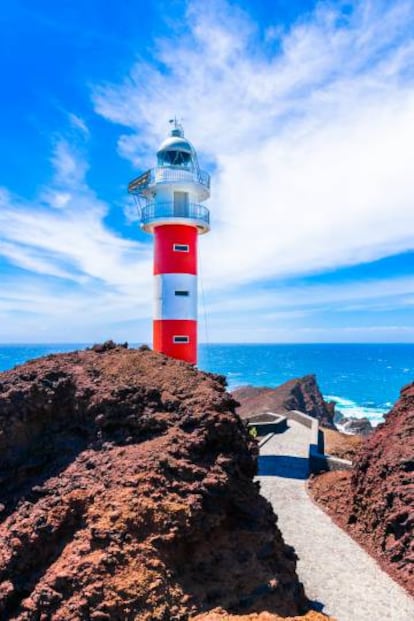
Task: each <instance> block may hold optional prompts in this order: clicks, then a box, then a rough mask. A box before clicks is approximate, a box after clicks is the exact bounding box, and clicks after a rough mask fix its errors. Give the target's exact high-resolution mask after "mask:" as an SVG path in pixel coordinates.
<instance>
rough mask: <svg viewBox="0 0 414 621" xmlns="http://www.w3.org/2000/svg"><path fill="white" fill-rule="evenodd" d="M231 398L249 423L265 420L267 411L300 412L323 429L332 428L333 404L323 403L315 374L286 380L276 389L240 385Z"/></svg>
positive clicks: (277, 412)
mask: <svg viewBox="0 0 414 621" xmlns="http://www.w3.org/2000/svg"><path fill="white" fill-rule="evenodd" d="M233 396H234V398H235V399H236V400H237V401H239V403H240V407H239V408H238V409H237V413H238V414H239V415H240V416H241V417H242V418H246V419H249V420H251V421H252V422H253V421H254V420H259V419H260V420H265V419H266V416H263V415H264V414H265V413H266V412H274V413H275V414H282V413H283V412H288V411H289V410H299V411H300V412H304V413H305V414H308V415H309V416H312V417H313V418H317V419H318V420H319V421H320V423H321V424H322V425H323V426H325V427H329V428H331V429H335V425H334V422H333V418H334V413H335V404H334V403H327V402H326V401H325V400H324V398H323V397H322V394H321V391H320V390H319V386H318V383H317V381H316V377H315V375H305V376H304V377H301V378H298V379H293V380H289V381H288V382H285V383H284V384H282V385H281V386H278V387H277V388H265V387H264V388H256V387H254V386H242V387H241V388H237V389H236V390H234V391H233Z"/></svg>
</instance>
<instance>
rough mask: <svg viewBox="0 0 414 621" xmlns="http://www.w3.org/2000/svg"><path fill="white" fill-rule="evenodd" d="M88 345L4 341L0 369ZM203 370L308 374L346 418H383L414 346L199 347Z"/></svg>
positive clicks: (268, 381) (239, 376)
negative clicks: (312, 376) (27, 343)
mask: <svg viewBox="0 0 414 621" xmlns="http://www.w3.org/2000/svg"><path fill="white" fill-rule="evenodd" d="M86 346H87V344H85V343H79V344H73V343H71V344H68V343H66V344H62V343H58V344H49V345H0V370H1V371H3V370H6V369H10V368H12V367H14V366H15V365H17V364H21V363H23V362H25V361H26V360H29V359H31V358H37V357H38V356H43V355H45V354H49V353H57V352H64V351H73V350H74V349H83V348H84V347H86ZM198 366H199V368H200V369H203V370H205V371H212V372H214V373H220V374H222V375H225V376H226V377H227V381H228V384H229V388H230V390H231V389H234V388H236V387H237V386H242V385H245V384H251V385H253V386H278V385H279V384H282V383H283V382H286V381H287V380H289V379H292V378H294V377H300V376H302V375H306V374H308V373H314V374H316V376H317V379H318V383H319V386H320V388H321V390H322V393H323V395H324V397H325V398H327V399H330V400H334V401H336V402H337V409H338V410H340V411H341V412H343V414H344V415H345V416H356V417H362V416H367V417H368V418H369V419H370V420H371V422H372V423H373V424H377V423H378V422H381V421H382V420H383V414H384V413H386V412H387V411H388V410H389V409H390V408H391V406H392V404H393V403H394V402H395V401H396V399H397V398H398V395H399V391H400V389H401V388H402V386H404V385H405V384H407V383H409V382H411V381H413V380H414V344H338V345H336V344H315V345H273V344H272V345H266V344H260V345H219V344H209V345H200V351H199V364H198Z"/></svg>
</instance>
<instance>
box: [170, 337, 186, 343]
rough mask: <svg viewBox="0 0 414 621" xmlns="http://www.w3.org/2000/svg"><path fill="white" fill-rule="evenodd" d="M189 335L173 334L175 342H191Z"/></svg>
mask: <svg viewBox="0 0 414 621" xmlns="http://www.w3.org/2000/svg"><path fill="white" fill-rule="evenodd" d="M189 342H190V337H189V336H173V343H189Z"/></svg>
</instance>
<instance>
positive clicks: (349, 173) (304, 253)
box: [94, 1, 414, 288]
mask: <svg viewBox="0 0 414 621" xmlns="http://www.w3.org/2000/svg"><path fill="white" fill-rule="evenodd" d="M349 7H350V5H349V4H348V9H349ZM342 8H343V5H342V3H338V4H335V3H321V4H320V5H318V7H317V9H316V11H315V12H314V14H313V15H311V16H310V17H309V19H308V20H307V21H302V22H300V23H299V24H296V25H294V26H293V27H292V28H291V30H289V31H288V32H284V31H280V29H279V30H278V29H275V30H274V31H273V33H274V34H273V37H269V36H268V35H267V36H266V33H262V32H260V31H259V30H258V28H257V27H256V26H255V24H254V23H253V22H252V21H251V20H250V19H249V17H248V16H247V15H246V14H244V13H242V12H241V11H240V10H238V9H235V8H234V6H232V5H229V4H227V3H225V2H209V3H201V2H190V3H189V8H188V12H187V16H186V18H187V21H186V29H185V32H184V33H183V32H180V36H179V37H178V36H177V37H174V33H173V36H172V37H169V38H165V39H164V40H159V41H158V43H157V47H156V49H155V57H156V62H154V63H153V64H148V63H147V62H144V61H138V62H137V63H136V64H135V66H134V67H133V68H132V70H131V73H130V75H129V76H128V79H127V80H126V81H125V82H124V83H122V84H119V85H104V86H101V87H99V88H98V89H96V91H95V94H94V100H95V105H96V110H97V111H98V112H99V113H100V114H102V115H103V116H104V117H105V118H107V119H109V120H111V121H114V122H116V123H120V124H123V125H124V126H126V127H128V130H129V131H128V133H125V134H123V135H122V136H121V137H120V139H119V150H120V153H122V154H123V155H124V156H125V157H128V158H129V159H131V160H132V161H133V162H134V163H135V165H136V166H137V168H138V169H142V168H143V167H145V166H146V165H149V164H150V163H151V159H150V156H151V154H152V152H153V151H154V146H155V145H156V143H157V140H158V139H159V137H160V136H162V135H163V133H164V132H165V121H166V119H168V118H169V116H170V115H171V113H173V112H177V113H178V114H179V115H182V116H183V118H184V122H185V127H186V130H187V133H188V135H189V136H190V137H191V138H192V139H193V140H194V142H195V144H196V146H197V147H198V148H199V150H200V151H201V155H202V157H201V159H202V161H203V160H204V161H207V162H212V163H214V165H215V167H216V172H215V174H214V178H213V197H212V199H211V201H210V207H211V212H212V222H213V230H212V233H211V234H210V235H209V237H207V238H205V239H203V240H202V244H201V245H202V248H203V255H204V264H205V274H206V278H207V281H208V285H209V287H210V288H211V287H212V288H215V287H228V286H229V284H235V283H240V284H242V283H246V282H257V281H260V280H261V279H263V278H270V277H278V276H281V275H289V274H303V273H309V272H316V271H318V270H323V269H326V268H334V267H338V266H343V265H351V264H357V263H361V262H366V261H372V260H375V259H378V258H380V257H384V256H388V255H391V254H394V253H399V252H401V251H404V250H407V249H409V248H413V246H414V242H413V238H412V235H411V231H412V230H413V228H414V209H413V208H412V207H413V204H414V186H413V184H412V180H411V162H412V160H413V157H414V89H413V79H414V44H413V42H412V36H411V33H412V28H413V27H414V7H413V5H412V2H404V1H401V2H392V3H388V2H369V1H368V2H364V3H360V2H355V3H354V4H353V5H352V7H351V9H352V10H348V11H347V12H346V13H344V12H343V11H342ZM268 32H269V30H267V33H268ZM275 33H276V34H275Z"/></svg>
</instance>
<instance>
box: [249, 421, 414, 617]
mask: <svg viewBox="0 0 414 621" xmlns="http://www.w3.org/2000/svg"><path fill="white" fill-rule="evenodd" d="M308 445H309V430H308V429H306V428H305V427H304V426H303V425H300V424H299V423H296V422H295V421H289V429H288V430H287V431H286V432H284V433H282V434H277V435H275V436H273V438H272V439H271V440H269V441H268V442H267V443H266V444H265V445H264V446H263V447H262V448H261V451H260V467H259V474H260V476H259V477H258V480H260V482H261V487H262V494H263V495H264V496H265V497H266V498H267V499H268V500H269V501H270V502H271V503H272V505H273V508H274V510H275V513H276V514H277V515H278V516H279V522H278V523H279V527H280V529H281V531H282V534H283V537H284V539H285V541H286V543H288V544H290V545H292V546H293V547H294V548H295V550H296V554H297V555H298V557H299V560H298V567H297V571H298V575H299V578H300V580H301V581H302V582H303V584H304V586H305V591H306V594H307V595H308V597H309V598H310V599H311V600H313V601H314V602H315V609H316V610H321V611H322V612H324V613H326V614H329V615H331V616H333V617H335V618H336V619H337V620H338V621H363V620H368V619H369V620H370V621H371V620H372V621H411V620H412V619H414V600H413V599H412V598H411V597H410V596H409V595H408V594H407V593H406V592H405V591H404V590H403V589H402V588H401V587H400V586H399V585H398V584H397V583H395V582H394V581H393V580H392V579H391V578H390V577H389V576H388V575H387V574H386V573H384V572H383V571H382V569H381V568H380V567H379V565H378V564H377V563H376V561H375V560H374V559H372V558H371V556H369V554H367V552H365V550H363V549H362V548H361V547H360V546H359V545H358V544H357V543H356V542H355V541H354V540H353V539H351V537H349V536H348V535H347V534H346V533H345V532H344V531H342V530H341V529H340V528H339V527H338V526H336V524H334V523H333V522H332V520H331V519H330V518H329V517H328V516H327V515H326V514H325V513H323V511H322V510H321V509H319V507H317V506H316V505H315V504H314V503H313V502H312V500H311V499H310V497H309V496H308V494H307V492H306V489H305V483H306V479H307V476H308V463H307V455H308Z"/></svg>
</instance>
